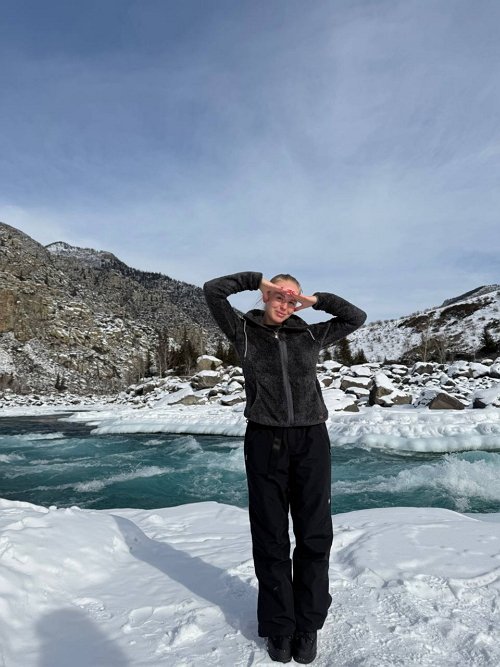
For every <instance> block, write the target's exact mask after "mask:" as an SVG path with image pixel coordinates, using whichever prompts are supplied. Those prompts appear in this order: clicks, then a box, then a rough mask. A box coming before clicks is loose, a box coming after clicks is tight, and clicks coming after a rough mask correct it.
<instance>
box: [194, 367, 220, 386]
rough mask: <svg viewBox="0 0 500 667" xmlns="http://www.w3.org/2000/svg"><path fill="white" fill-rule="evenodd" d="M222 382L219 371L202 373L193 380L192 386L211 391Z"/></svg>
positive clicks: (197, 374)
mask: <svg viewBox="0 0 500 667" xmlns="http://www.w3.org/2000/svg"><path fill="white" fill-rule="evenodd" d="M220 380H221V376H220V374H219V373H218V372H217V371H200V372H199V373H196V375H193V377H192V378H191V386H192V387H194V388H195V389H211V388H212V387H215V385H216V384H218V382H220Z"/></svg>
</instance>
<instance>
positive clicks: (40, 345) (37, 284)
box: [0, 223, 500, 395]
mask: <svg viewBox="0 0 500 667" xmlns="http://www.w3.org/2000/svg"><path fill="white" fill-rule="evenodd" d="M183 339H184V340H185V339H189V341H190V344H193V345H194V348H195V350H194V351H195V352H196V353H197V354H202V353H203V352H205V351H207V352H214V351H215V349H216V346H217V344H218V342H219V341H220V340H221V339H222V337H221V334H220V332H219V330H218V329H217V327H216V326H215V324H214V322H213V320H212V318H211V316H210V313H209V311H208V309H207V306H206V303H205V300H204V297H203V292H202V290H201V288H200V287H197V286H195V285H189V284H187V283H184V282H181V281H178V280H175V279H173V278H170V277H168V276H165V275H163V274H161V273H151V272H146V271H139V270H137V269H133V268H131V267H129V266H127V265H126V264H125V263H124V262H122V261H120V260H119V259H118V258H117V257H116V256H115V255H113V254H112V253H110V252H104V251H97V250H93V249H90V248H76V247H73V246H71V245H69V244H67V243H64V242H62V241H58V242H56V243H51V244H49V245H47V246H43V245H41V244H40V243H38V242H37V241H35V240H34V239H32V238H30V237H29V236H28V235H26V234H24V233H23V232H21V231H20V230H18V229H15V228H14V227H11V226H9V225H7V224H3V223H0V393H1V392H2V390H3V389H5V388H9V389H11V390H13V391H14V392H22V393H28V392H39V393H44V394H47V393H49V392H50V391H53V390H54V389H56V390H64V389H67V390H68V391H70V392H74V393H75V394H85V395H89V394H91V393H94V394H99V393H107V394H109V393H112V392H117V391H120V390H122V389H123V388H124V387H126V386H128V385H130V384H131V383H133V382H136V381H138V380H139V379H140V378H141V377H144V376H147V375H151V374H155V373H156V374H157V373H158V371H159V370H165V368H168V367H169V365H168V360H166V359H165V358H161V355H160V354H159V352H160V350H159V342H160V341H163V346H164V344H165V341H166V342H167V343H168V346H170V348H173V347H175V346H176V344H177V345H178V344H179V343H180V342H181V341H182V340H183ZM499 341H500V285H488V286H482V287H478V288H476V289H474V290H471V291H469V292H466V293H465V294H462V295H459V296H457V297H453V298H449V299H447V300H446V301H444V302H443V303H442V304H441V305H440V306H438V307H432V308H429V309H427V310H424V311H421V312H417V313H412V314H410V315H407V316H403V317H400V318H398V319H394V320H385V321H380V320H379V321H375V322H370V323H369V324H366V325H364V326H363V327H361V329H359V330H358V331H356V332H354V333H353V334H351V335H350V336H349V342H350V347H351V350H352V351H353V352H355V351H360V350H362V351H363V352H364V354H365V357H366V359H367V360H368V361H369V362H382V361H384V360H386V361H392V362H395V363H406V364H413V363H415V362H417V361H434V362H437V363H444V362H445V361H446V362H449V361H453V360H454V359H468V360H476V359H482V358H486V357H492V358H494V357H496V356H497V355H498V354H500V346H499ZM330 352H331V354H332V356H333V357H334V358H337V359H338V360H340V361H342V362H344V363H346V360H345V359H343V358H341V357H339V351H338V349H334V348H332V349H331V350H330Z"/></svg>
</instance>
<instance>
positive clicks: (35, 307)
mask: <svg viewBox="0 0 500 667" xmlns="http://www.w3.org/2000/svg"><path fill="white" fill-rule="evenodd" d="M159 330H163V331H164V332H165V335H166V336H167V337H169V338H170V339H171V340H172V341H173V340H174V339H175V340H178V341H179V340H180V338H181V337H182V335H183V332H184V330H186V331H187V332H188V335H189V337H190V338H192V339H193V340H195V339H199V340H200V344H201V340H202V339H203V341H204V343H205V344H206V345H207V346H208V347H209V348H210V349H215V346H216V344H217V342H218V341H219V340H220V338H221V334H220V332H219V330H218V329H217V327H216V325H215V323H214V322H213V320H212V317H211V315H210V312H209V310H208V308H207V305H206V302H205V299H204V296H203V290H202V289H201V288H200V287H197V286H195V285H189V284H188V283H184V282H182V281H179V280H175V279H173V278H170V277H168V276H165V275H162V274H160V273H152V272H145V271H139V270H137V269H133V268H131V267H129V266H127V265H126V264H125V263H124V262H122V261H121V260H119V259H118V258H117V257H116V256H115V255H113V254H112V253H110V252H105V251H98V250H93V249H90V248H77V247H74V246H71V245H69V244H68V243H65V242H62V241H57V242H55V243H50V244H48V245H47V246H43V245H42V244H40V243H38V242H37V241H35V240H34V239H32V238H31V237H29V236H28V235H27V234H25V233H24V232H22V231H20V230H18V229H16V228H15V227H11V226H10V225H7V224H5V223H0V389H2V387H3V388H5V387H10V388H12V389H14V390H17V391H28V390H35V391H45V390H47V389H48V388H50V389H53V388H54V385H55V383H58V384H59V386H64V387H67V388H68V389H71V390H72V391H75V392H89V391H95V392H103V391H107V392H109V391H115V390H119V389H121V388H123V387H124V386H126V385H128V384H129V383H130V381H132V380H133V379H134V377H135V376H140V375H141V374H143V373H144V372H145V371H147V370H149V371H150V370H151V369H153V370H154V365H155V355H156V349H157V344H158V331H159ZM145 366H149V368H148V369H146V368H145ZM141 371H142V373H141Z"/></svg>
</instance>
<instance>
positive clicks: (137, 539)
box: [0, 500, 500, 667]
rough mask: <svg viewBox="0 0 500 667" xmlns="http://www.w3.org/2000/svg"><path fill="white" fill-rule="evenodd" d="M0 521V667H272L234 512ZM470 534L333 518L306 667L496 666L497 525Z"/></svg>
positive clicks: (431, 514) (444, 514)
mask: <svg viewBox="0 0 500 667" xmlns="http://www.w3.org/2000/svg"><path fill="white" fill-rule="evenodd" d="M0 510H1V513H0V535H1V537H0V590H1V591H2V596H1V602H0V647H1V648H0V664H2V665H3V666H4V667H19V666H21V665H22V667H35V666H36V667H42V666H43V667H48V666H49V665H50V667H66V666H67V665H72V667H83V666H85V667H90V666H95V665H106V667H114V666H116V667H122V666H124V665H130V666H131V665H134V666H135V665H141V666H144V667H146V666H148V665H150V666H151V667H157V665H160V664H165V665H173V666H176V667H181V666H184V667H188V666H189V667H196V666H200V667H201V666H203V667H209V666H210V665H217V666H222V667H224V666H227V667H236V666H238V665H241V666H243V665H245V666H248V665H264V664H270V661H269V660H268V658H267V654H266V651H265V647H264V640H263V639H262V638H259V637H258V636H257V623H256V599H257V582H256V579H255V575H254V571H253V562H252V553H251V541H250V531H249V525H248V515H247V511H246V510H242V509H240V508H236V507H230V506H227V505H221V504H218V503H214V502H204V503H198V504H191V505H184V506H181V507H174V508H167V509H156V510H140V509H114V510H81V509H79V508H77V507H73V508H67V509H58V508H56V507H54V506H52V507H50V508H43V507H38V506H36V505H31V504H29V503H23V502H15V501H8V500H0ZM482 518H483V515H473V516H472V515H463V514H459V513H457V512H452V511H450V510H445V509H439V508H434V509H428V508H412V507H395V508H391V509H387V508H385V509H372V510H361V511H357V512H349V513H346V514H337V515H335V516H333V517H332V520H333V527H334V542H333V548H332V553H331V559H330V592H331V594H332V598H333V602H332V606H331V608H330V613H329V615H328V618H327V621H326V624H325V626H324V628H323V629H322V630H321V631H320V633H319V655H318V659H317V660H316V662H315V664H317V665H323V666H328V667H331V666H332V665H335V667H343V666H345V667H348V666H349V667H351V666H352V665H369V666H373V667H375V666H377V667H378V666H379V665H417V664H418V665H440V667H446V666H449V667H451V666H453V667H456V665H491V666H492V667H493V666H494V665H498V664H499V663H500V624H499V623H498V609H499V607H500V580H499V575H500V562H499V557H498V554H499V553H500V523H499V521H500V515H485V519H486V520H484V521H483V520H482ZM291 539H292V542H293V536H291Z"/></svg>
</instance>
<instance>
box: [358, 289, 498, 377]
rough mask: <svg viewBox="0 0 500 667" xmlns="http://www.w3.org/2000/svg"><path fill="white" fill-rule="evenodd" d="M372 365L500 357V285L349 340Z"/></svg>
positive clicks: (366, 330) (374, 324)
mask: <svg viewBox="0 0 500 667" xmlns="http://www.w3.org/2000/svg"><path fill="white" fill-rule="evenodd" d="M349 340H350V342H351V347H352V348H353V349H362V350H363V351H364V353H365V356H366V358H367V359H368V360H369V361H383V360H384V359H385V360H391V361H395V362H401V363H407V364H412V363H414V362H416V361H436V362H439V363H444V362H445V361H453V360H454V359H465V360H472V361H474V360H476V359H478V360H479V359H482V358H484V357H490V356H493V357H494V356H496V355H497V354H499V353H500V285H487V286H482V287H478V288H476V289H474V290H471V291H469V292H466V293H465V294H462V295H460V296H456V297H453V298H450V299H446V300H445V301H443V303H442V304H441V305H440V306H435V307H432V308H428V309H426V310H423V311H419V312H416V313H411V314H410V315H406V316H404V317H400V318H397V319H393V320H384V321H381V320H377V321H375V322H370V323H369V324H366V325H365V326H363V327H362V328H361V329H358V331H355V332H354V333H353V334H351V335H350V336H349Z"/></svg>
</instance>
